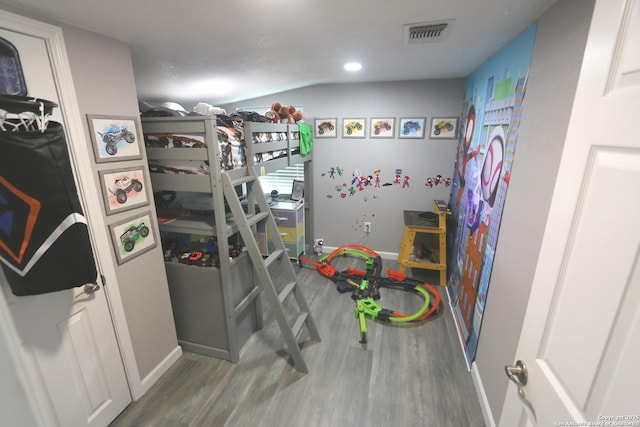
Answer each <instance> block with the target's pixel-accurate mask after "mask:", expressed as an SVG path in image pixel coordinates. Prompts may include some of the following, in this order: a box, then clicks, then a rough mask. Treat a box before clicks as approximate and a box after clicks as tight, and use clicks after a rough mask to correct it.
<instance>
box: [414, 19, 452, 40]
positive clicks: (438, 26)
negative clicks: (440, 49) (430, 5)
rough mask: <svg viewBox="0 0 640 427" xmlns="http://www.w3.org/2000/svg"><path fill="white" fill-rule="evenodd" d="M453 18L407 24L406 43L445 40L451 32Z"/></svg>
mask: <svg viewBox="0 0 640 427" xmlns="http://www.w3.org/2000/svg"><path fill="white" fill-rule="evenodd" d="M452 23H453V20H448V21H437V22H424V23H421V24H407V25H405V26H404V42H405V43H406V44H418V43H429V42H435V41H441V40H443V39H444V38H445V37H446V35H447V34H448V33H449V29H450V27H451V24H452Z"/></svg>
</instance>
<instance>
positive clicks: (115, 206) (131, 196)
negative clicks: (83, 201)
mask: <svg viewBox="0 0 640 427" xmlns="http://www.w3.org/2000/svg"><path fill="white" fill-rule="evenodd" d="M98 174H99V175H100V185H101V187H102V199H103V200H104V206H105V210H106V212H107V215H111V214H113V213H116V212H122V211H126V210H129V209H133V208H137V207H139V206H146V205H147V204H149V191H148V190H149V185H148V184H147V182H146V181H145V178H144V176H145V175H144V169H143V168H142V167H133V168H124V169H112V170H101V171H98Z"/></svg>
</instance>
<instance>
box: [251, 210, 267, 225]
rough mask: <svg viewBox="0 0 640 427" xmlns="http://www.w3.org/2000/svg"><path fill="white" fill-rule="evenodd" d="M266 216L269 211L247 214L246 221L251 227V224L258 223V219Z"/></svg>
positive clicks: (260, 219)
mask: <svg viewBox="0 0 640 427" xmlns="http://www.w3.org/2000/svg"><path fill="white" fill-rule="evenodd" d="M268 216H269V212H258V213H257V214H255V215H252V216H248V217H247V223H248V224H249V227H251V226H252V225H254V224H257V223H259V222H260V221H262V220H263V219H265V218H266V217H268Z"/></svg>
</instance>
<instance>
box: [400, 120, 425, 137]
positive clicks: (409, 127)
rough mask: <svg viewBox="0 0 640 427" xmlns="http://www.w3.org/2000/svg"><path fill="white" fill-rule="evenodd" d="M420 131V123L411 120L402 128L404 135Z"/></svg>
mask: <svg viewBox="0 0 640 427" xmlns="http://www.w3.org/2000/svg"><path fill="white" fill-rule="evenodd" d="M420 129H421V127H420V123H418V122H415V121H413V120H411V121H408V122H406V123H405V124H404V125H403V126H402V133H403V134H404V135H409V133H410V132H418V131H419V130H420Z"/></svg>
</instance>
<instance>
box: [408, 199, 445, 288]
mask: <svg viewBox="0 0 640 427" xmlns="http://www.w3.org/2000/svg"><path fill="white" fill-rule="evenodd" d="M433 206H434V209H433V214H434V215H433V218H426V219H425V218H422V217H420V216H419V215H420V214H422V213H423V212H422V211H404V236H403V237H402V244H401V246H400V253H399V254H398V264H400V272H401V273H404V272H405V271H406V269H407V267H411V268H422V269H426V270H438V271H440V286H446V285H447V214H448V213H449V209H448V208H447V204H446V203H445V202H444V201H443V200H434V201H433ZM418 233H427V234H433V235H434V245H433V246H432V247H429V248H428V249H429V252H430V257H429V258H430V259H417V260H412V259H411V252H412V250H413V244H414V240H415V238H416V234H418Z"/></svg>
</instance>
